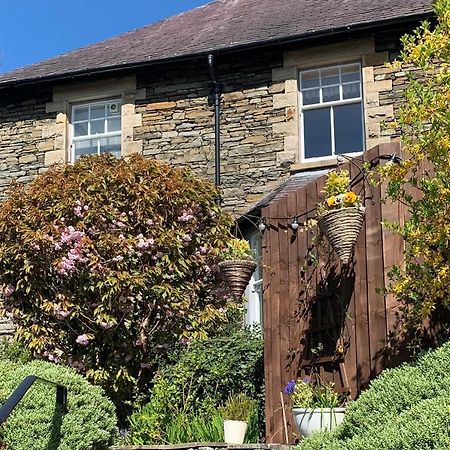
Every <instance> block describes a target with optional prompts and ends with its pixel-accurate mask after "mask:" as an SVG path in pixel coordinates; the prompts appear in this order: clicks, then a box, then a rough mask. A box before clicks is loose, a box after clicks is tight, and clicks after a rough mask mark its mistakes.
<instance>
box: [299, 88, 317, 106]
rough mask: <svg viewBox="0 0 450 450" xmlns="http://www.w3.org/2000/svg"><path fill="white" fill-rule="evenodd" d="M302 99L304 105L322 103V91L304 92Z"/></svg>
mask: <svg viewBox="0 0 450 450" xmlns="http://www.w3.org/2000/svg"><path fill="white" fill-rule="evenodd" d="M302 98H303V104H304V105H312V104H314V103H320V89H310V90H307V91H303V93H302Z"/></svg>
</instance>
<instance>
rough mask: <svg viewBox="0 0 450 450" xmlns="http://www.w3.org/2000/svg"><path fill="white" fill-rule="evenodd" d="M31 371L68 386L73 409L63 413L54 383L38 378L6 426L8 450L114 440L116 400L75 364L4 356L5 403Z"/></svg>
mask: <svg viewBox="0 0 450 450" xmlns="http://www.w3.org/2000/svg"><path fill="white" fill-rule="evenodd" d="M28 375H36V376H38V377H42V378H45V379H48V380H50V381H54V382H58V383H61V384H63V385H65V386H67V388H68V405H67V407H68V409H67V412H66V413H65V414H61V411H60V410H59V409H58V408H57V407H56V403H55V396H56V394H55V387H53V386H50V385H46V384H43V383H35V384H34V385H33V387H32V388H31V389H30V391H28V394H27V395H26V396H25V397H24V398H23V399H22V400H21V401H20V403H19V405H18V406H17V408H16V409H14V411H13V412H12V414H11V415H10V416H9V417H8V419H7V420H6V422H5V424H4V426H3V431H2V432H3V434H4V437H3V439H4V442H5V444H6V446H7V449H11V450H31V449H32V450H106V449H108V448H109V447H110V446H111V445H112V444H113V443H114V440H115V439H116V437H117V427H116V416H115V412H114V406H113V404H112V403H111V401H109V400H108V399H107V398H106V397H105V395H104V393H103V390H102V388H100V387H98V386H92V385H90V384H89V383H88V381H87V380H86V379H85V378H83V377H82V376H81V375H78V374H77V373H76V372H75V370H73V369H71V368H67V367H62V366H57V365H55V364H51V363H47V362H44V361H33V362H29V363H26V364H20V363H17V362H12V361H8V360H0V404H1V403H3V402H4V401H5V399H6V398H7V397H8V396H9V395H10V394H11V393H12V391H13V390H14V389H15V388H17V386H18V385H19V383H20V382H22V380H23V379H24V378H25V377H26V376H28ZM0 436H1V434H0Z"/></svg>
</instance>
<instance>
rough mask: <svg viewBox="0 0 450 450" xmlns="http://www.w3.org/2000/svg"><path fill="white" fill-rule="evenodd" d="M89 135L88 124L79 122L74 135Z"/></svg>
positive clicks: (74, 128)
mask: <svg viewBox="0 0 450 450" xmlns="http://www.w3.org/2000/svg"><path fill="white" fill-rule="evenodd" d="M87 134H88V123H87V122H79V123H76V124H75V125H74V126H73V135H74V136H75V137H77V136H86V135H87Z"/></svg>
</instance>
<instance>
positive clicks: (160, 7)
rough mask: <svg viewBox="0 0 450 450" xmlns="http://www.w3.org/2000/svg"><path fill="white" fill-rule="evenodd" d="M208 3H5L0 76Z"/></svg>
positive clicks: (206, 0)
mask: <svg viewBox="0 0 450 450" xmlns="http://www.w3.org/2000/svg"><path fill="white" fill-rule="evenodd" d="M205 3H209V0H72V1H67V0H63V1H61V0H2V11H1V16H0V73H3V72H8V71H10V70H13V69H15V68H17V67H21V66H25V65H27V64H31V63H34V62H38V61H42V60H44V59H47V58H50V57H52V56H55V55H58V54H60V53H63V52H67V51H69V50H73V49H75V48H79V47H83V46H85V45H88V44H92V43H94V42H98V41H101V40H103V39H106V38H109V37H112V36H115V35H117V34H120V33H123V32H126V31H130V30H133V29H135V28H139V27H142V26H144V25H148V24H150V23H153V22H156V21H158V20H161V19H164V18H166V17H169V16H172V15H174V14H178V13H180V12H182V11H186V10H188V9H191V8H195V7H196V6H200V5H203V4H205Z"/></svg>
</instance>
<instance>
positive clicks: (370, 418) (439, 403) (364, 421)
mask: <svg viewBox="0 0 450 450" xmlns="http://www.w3.org/2000/svg"><path fill="white" fill-rule="evenodd" d="M448 448H450V343H446V344H445V345H443V346H442V347H440V348H439V349H437V350H434V351H429V352H427V353H425V354H423V355H422V356H421V357H419V358H418V360H417V361H415V362H414V363H410V364H404V365H402V366H400V367H397V368H395V369H390V370H386V371H384V372H383V373H382V374H381V375H380V376H379V377H378V378H377V379H376V380H374V381H373V382H372V384H371V387H370V389H369V390H367V391H366V392H364V393H363V394H361V396H360V398H359V399H358V400H357V401H356V402H354V403H352V404H351V405H350V406H349V407H348V408H347V414H346V416H345V420H344V422H343V424H342V425H341V426H340V427H338V428H336V430H335V431H333V432H331V433H318V434H316V435H314V436H312V437H311V438H309V439H306V440H305V441H303V442H302V443H301V444H300V446H299V447H298V450H381V449H383V450H418V449H420V450H431V449H436V450H438V449H439V450H440V449H448Z"/></svg>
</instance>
